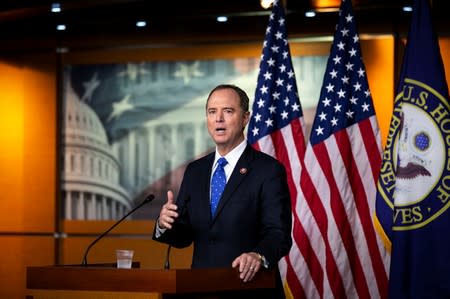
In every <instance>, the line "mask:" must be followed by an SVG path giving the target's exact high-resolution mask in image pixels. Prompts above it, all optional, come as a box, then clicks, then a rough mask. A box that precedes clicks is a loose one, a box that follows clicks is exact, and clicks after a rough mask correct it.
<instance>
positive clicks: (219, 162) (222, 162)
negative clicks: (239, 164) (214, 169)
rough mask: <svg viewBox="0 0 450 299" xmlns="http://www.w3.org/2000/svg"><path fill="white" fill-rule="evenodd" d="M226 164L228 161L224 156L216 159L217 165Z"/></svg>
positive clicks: (222, 165)
mask: <svg viewBox="0 0 450 299" xmlns="http://www.w3.org/2000/svg"><path fill="white" fill-rule="evenodd" d="M227 164H228V161H227V159H225V158H224V157H221V158H219V160H217V166H218V167H224V166H225V165H227Z"/></svg>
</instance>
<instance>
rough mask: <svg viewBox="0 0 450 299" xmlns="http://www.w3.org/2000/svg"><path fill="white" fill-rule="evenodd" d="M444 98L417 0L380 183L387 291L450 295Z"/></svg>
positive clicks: (449, 127)
mask: <svg viewBox="0 0 450 299" xmlns="http://www.w3.org/2000/svg"><path fill="white" fill-rule="evenodd" d="M448 101H449V94H448V87H447V83H446V81H445V73H444V67H443V64H442V58H441V55H440V50H439V44H438V40H437V37H436V35H435V33H434V31H433V28H432V22H431V12H430V7H429V3H428V0H416V1H415V4H414V10H413V16H412V21H411V27H410V31H409V34H408V41H407V46H406V51H405V55H404V59H403V65H402V72H401V76H400V81H399V83H398V86H397V97H396V99H395V104H394V113H393V116H392V120H391V127H390V130H389V136H388V140H387V144H386V149H385V151H384V153H383V163H382V167H381V171H380V176H379V184H378V197H377V207H376V208H377V211H376V213H377V220H378V221H379V224H380V228H382V230H383V232H384V234H385V237H386V241H387V243H388V246H389V245H390V244H391V246H392V253H391V267H390V280H389V298H395V299H398V298H450V239H449V238H448V235H449V232H450V214H449V213H450V211H449V210H448V207H449V206H450V159H449V158H450V157H449V155H450V107H449V102H448ZM389 243H390V244H389Z"/></svg>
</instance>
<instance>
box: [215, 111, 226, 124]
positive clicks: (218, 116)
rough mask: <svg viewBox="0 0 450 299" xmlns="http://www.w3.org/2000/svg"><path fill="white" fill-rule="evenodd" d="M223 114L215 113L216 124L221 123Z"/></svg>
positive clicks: (220, 112)
mask: <svg viewBox="0 0 450 299" xmlns="http://www.w3.org/2000/svg"><path fill="white" fill-rule="evenodd" d="M223 119H224V118H223V112H222V111H219V112H217V113H216V122H222V121H223Z"/></svg>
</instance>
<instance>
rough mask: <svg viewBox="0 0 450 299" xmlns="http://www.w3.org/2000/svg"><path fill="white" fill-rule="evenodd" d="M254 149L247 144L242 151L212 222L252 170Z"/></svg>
mask: <svg viewBox="0 0 450 299" xmlns="http://www.w3.org/2000/svg"><path fill="white" fill-rule="evenodd" d="M252 151H253V148H251V146H250V145H247V147H246V148H245V150H244V152H243V153H242V156H241V157H240V158H239V160H238V162H237V164H236V166H235V167H234V170H233V173H232V174H231V176H230V179H229V180H228V182H227V184H226V186H225V190H223V194H222V197H221V199H220V202H219V205H218V206H217V210H216V215H215V217H214V218H213V219H212V220H213V221H212V223H211V224H213V223H214V220H215V219H216V218H217V216H218V215H219V214H220V212H221V211H222V209H223V207H224V206H225V205H226V204H227V202H228V201H229V200H230V199H231V197H232V195H233V193H234V191H235V190H236V189H237V188H238V187H239V185H240V184H241V183H242V181H243V180H244V179H245V177H246V176H247V175H248V174H249V172H250V171H251V166H250V162H251V160H252V158H253V155H252ZM210 174H211V170H210ZM208 186H209V185H208Z"/></svg>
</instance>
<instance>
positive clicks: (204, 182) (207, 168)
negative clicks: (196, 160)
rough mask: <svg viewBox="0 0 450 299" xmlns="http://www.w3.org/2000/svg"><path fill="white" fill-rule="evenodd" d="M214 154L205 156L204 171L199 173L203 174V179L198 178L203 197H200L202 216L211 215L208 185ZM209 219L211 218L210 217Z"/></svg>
mask: <svg viewBox="0 0 450 299" xmlns="http://www.w3.org/2000/svg"><path fill="white" fill-rule="evenodd" d="M214 156H215V152H213V153H211V154H209V155H208V156H206V159H205V163H203V166H202V167H204V170H203V171H200V173H202V174H204V176H203V177H200V178H199V183H200V184H201V188H202V190H203V191H202V193H203V194H205V196H202V198H203V199H204V200H202V202H201V209H203V210H204V212H202V214H203V213H205V214H204V215H211V211H210V210H211V209H210V202H211V192H210V188H211V187H210V184H211V171H212V167H213V163H214ZM210 217H211V216H210Z"/></svg>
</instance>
